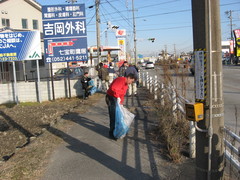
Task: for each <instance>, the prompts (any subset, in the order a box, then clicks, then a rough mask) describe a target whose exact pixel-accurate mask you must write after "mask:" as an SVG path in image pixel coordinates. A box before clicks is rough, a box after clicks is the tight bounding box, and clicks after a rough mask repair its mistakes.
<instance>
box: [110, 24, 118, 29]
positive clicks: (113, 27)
mask: <svg viewBox="0 0 240 180" xmlns="http://www.w3.org/2000/svg"><path fill="white" fill-rule="evenodd" d="M111 28H112V29H118V28H119V26H116V25H112V27H111Z"/></svg>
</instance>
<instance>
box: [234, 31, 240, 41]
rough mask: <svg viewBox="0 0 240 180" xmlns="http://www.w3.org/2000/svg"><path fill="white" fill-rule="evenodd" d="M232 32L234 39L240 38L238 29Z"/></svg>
mask: <svg viewBox="0 0 240 180" xmlns="http://www.w3.org/2000/svg"><path fill="white" fill-rule="evenodd" d="M233 32H234V34H235V37H236V39H237V38H240V29H235V30H233Z"/></svg>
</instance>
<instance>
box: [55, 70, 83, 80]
mask: <svg viewBox="0 0 240 180" xmlns="http://www.w3.org/2000/svg"><path fill="white" fill-rule="evenodd" d="M67 72H68V69H67V68H61V69H59V70H58V71H57V72H55V73H54V76H53V79H54V80H61V79H65V78H68V73H67ZM83 74H84V70H83V68H81V67H70V68H69V77H70V79H78V78H81V77H82V76H83Z"/></svg>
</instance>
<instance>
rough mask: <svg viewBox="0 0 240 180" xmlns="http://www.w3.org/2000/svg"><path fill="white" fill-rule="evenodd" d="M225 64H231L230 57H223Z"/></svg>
mask: <svg viewBox="0 0 240 180" xmlns="http://www.w3.org/2000/svg"><path fill="white" fill-rule="evenodd" d="M222 63H223V64H230V57H222Z"/></svg>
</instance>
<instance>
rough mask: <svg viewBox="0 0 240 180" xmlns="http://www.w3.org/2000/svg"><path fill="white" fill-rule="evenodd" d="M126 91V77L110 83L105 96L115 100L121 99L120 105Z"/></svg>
mask: <svg viewBox="0 0 240 180" xmlns="http://www.w3.org/2000/svg"><path fill="white" fill-rule="evenodd" d="M127 89H128V84H127V83H126V77H118V78H116V79H114V81H113V82H112V83H111V85H110V87H109V89H108V90H107V94H108V95H109V96H113V97H115V98H121V102H120V104H123V102H124V96H125V94H126V92H127Z"/></svg>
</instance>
